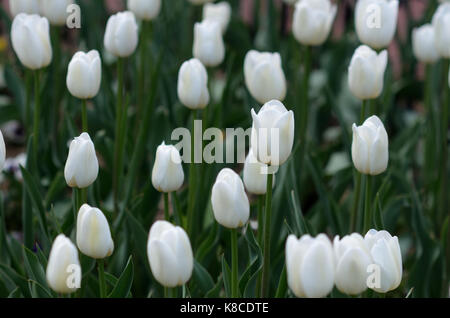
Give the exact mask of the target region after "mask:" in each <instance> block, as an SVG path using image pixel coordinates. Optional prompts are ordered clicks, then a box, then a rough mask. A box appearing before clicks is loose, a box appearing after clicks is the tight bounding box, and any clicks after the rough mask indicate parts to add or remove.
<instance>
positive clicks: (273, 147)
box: [250, 100, 295, 166]
mask: <svg viewBox="0 0 450 318" xmlns="http://www.w3.org/2000/svg"><path fill="white" fill-rule="evenodd" d="M251 114H252V118H253V126H252V134H251V139H250V143H251V147H252V149H253V153H254V155H255V156H256V158H257V159H258V161H259V162H261V163H264V164H268V165H272V166H280V165H282V164H283V163H284V162H285V161H286V160H287V159H288V158H289V156H290V154H291V151H292V146H293V145H294V133H295V122H294V113H293V112H292V110H289V111H288V110H287V109H286V107H284V105H283V104H282V103H281V102H280V101H278V100H271V101H270V102H267V103H266V104H264V106H263V107H262V108H261V109H260V111H259V113H258V114H256V112H255V110H254V109H252V110H251Z"/></svg>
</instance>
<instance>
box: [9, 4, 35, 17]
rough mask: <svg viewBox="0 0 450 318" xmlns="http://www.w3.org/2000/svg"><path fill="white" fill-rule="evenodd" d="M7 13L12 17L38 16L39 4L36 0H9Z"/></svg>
mask: <svg viewBox="0 0 450 318" xmlns="http://www.w3.org/2000/svg"><path fill="white" fill-rule="evenodd" d="M9 11H11V15H12V16H13V17H15V16H16V15H18V14H19V13H27V14H39V2H38V1H36V0H9Z"/></svg>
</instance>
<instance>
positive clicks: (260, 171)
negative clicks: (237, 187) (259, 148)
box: [244, 148, 275, 195]
mask: <svg viewBox="0 0 450 318" xmlns="http://www.w3.org/2000/svg"><path fill="white" fill-rule="evenodd" d="M272 179H273V183H272V187H273V186H274V185H275V176H274V177H273V178H272ZM244 184H245V188H246V189H247V191H248V192H250V193H253V194H258V195H261V194H266V191H267V165H266V164H263V163H261V162H259V161H258V160H257V159H256V157H255V155H254V154H253V150H252V149H251V148H250V151H249V152H248V155H247V158H246V159H245V163H244Z"/></svg>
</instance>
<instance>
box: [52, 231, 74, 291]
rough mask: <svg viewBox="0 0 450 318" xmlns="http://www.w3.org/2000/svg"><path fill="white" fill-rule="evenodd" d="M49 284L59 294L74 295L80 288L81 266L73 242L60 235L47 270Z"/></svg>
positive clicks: (54, 242)
mask: <svg viewBox="0 0 450 318" xmlns="http://www.w3.org/2000/svg"><path fill="white" fill-rule="evenodd" d="M46 278H47V283H48V285H49V286H50V288H51V289H53V290H54V291H55V292H57V293H61V294H68V293H73V292H74V291H76V290H77V288H80V283H81V266H80V261H79V258H78V250H77V248H76V246H75V245H74V244H73V243H72V241H71V240H70V239H69V238H67V237H66V236H64V234H59V235H58V236H57V237H56V239H55V240H54V241H53V244H52V248H51V250H50V255H49V257H48V263H47V270H46Z"/></svg>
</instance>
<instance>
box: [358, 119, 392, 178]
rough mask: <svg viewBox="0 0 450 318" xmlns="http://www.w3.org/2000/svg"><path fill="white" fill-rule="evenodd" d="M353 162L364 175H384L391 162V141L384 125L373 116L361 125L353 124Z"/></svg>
mask: <svg viewBox="0 0 450 318" xmlns="http://www.w3.org/2000/svg"><path fill="white" fill-rule="evenodd" d="M352 130H353V142H352V160H353V164H354V165H355V168H356V170H358V171H359V172H361V173H363V174H370V175H377V174H380V173H383V172H384V171H385V170H386V168H387V165H388V160H389V140H388V135H387V132H386V129H385V128H384V125H383V123H382V122H381V120H380V119H379V118H378V117H377V116H371V117H369V118H368V119H366V121H365V122H364V123H363V124H362V125H361V126H359V127H358V126H356V124H353V127H352Z"/></svg>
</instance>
